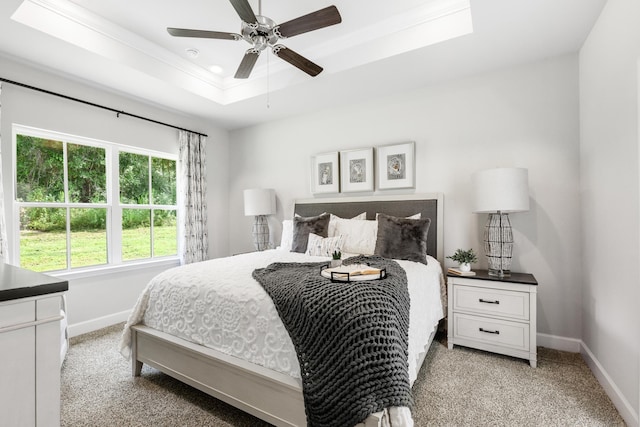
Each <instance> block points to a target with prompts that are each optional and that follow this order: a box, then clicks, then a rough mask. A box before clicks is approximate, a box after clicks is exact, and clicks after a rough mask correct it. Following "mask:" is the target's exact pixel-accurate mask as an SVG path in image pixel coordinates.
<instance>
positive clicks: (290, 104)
mask: <svg viewBox="0 0 640 427" xmlns="http://www.w3.org/2000/svg"><path fill="white" fill-rule="evenodd" d="M469 2H470V3H469ZM1 3H2V4H1V5H0V19H1V20H2V21H1V24H0V53H4V54H6V55H8V56H12V57H17V58H21V59H24V60H27V61H29V62H32V63H34V64H36V65H39V66H42V67H45V68H48V69H51V70H53V71H55V72H59V73H66V74H69V75H70V76H71V77H72V78H78V79H82V80H85V81H87V82H89V83H92V84H96V85H99V86H102V87H106V88H108V89H111V90H114V91H117V92H121V93H125V94H128V95H130V96H133V97H135V98H139V99H142V100H146V101H148V102H152V103H154V104H159V105H161V106H164V107H166V108H169V109H172V110H176V111H180V112H183V113H185V114H189V115H195V116H198V117H202V118H205V119H209V120H212V121H214V122H215V123H216V124H218V125H220V126H223V127H225V128H229V129H233V128H237V127H242V126H247V125H251V124H254V123H258V122H261V121H265V120H272V119H275V118H279V117H285V116H287V115H291V114H297V113H302V112H308V111H313V110H314V109H319V108H329V107H331V106H333V105H336V104H341V103H348V102H363V101H366V99H367V98H370V97H373V96H385V95H387V94H390V93H392V92H394V91H395V90H408V89H411V88H412V87H416V86H424V85H427V84H433V83H437V82H438V81H442V80H443V79H450V78H453V77H456V76H463V75H468V74H470V73H474V72H482V71H484V70H490V69H493V68H496V67H503V66H507V65H510V64H515V63H522V62H526V61H530V60H536V59H540V58H544V57H549V56H556V55H560V54H563V53H569V52H575V51H577V50H578V49H579V47H580V46H581V44H582V42H583V41H584V39H585V37H586V35H587V34H588V31H589V30H590V28H591V26H592V25H593V23H594V21H595V19H596V17H597V15H598V13H599V12H600V10H601V8H602V6H603V5H604V3H605V0H560V1H558V0H555V1H554V0H536V1H533V2H532V1H530V0H427V1H425V0H422V1H420V0H397V1H393V2H390V1H388V0H384V1H383V0H349V1H346V0H339V1H333V2H330V1H316V2H296V1H292V0H271V1H269V0H265V1H264V2H262V4H261V5H260V4H259V2H258V1H257V0H250V4H251V6H252V8H253V10H254V12H255V13H256V14H258V13H259V9H260V7H261V9H262V10H261V12H262V15H265V16H268V17H270V18H271V19H273V20H274V21H276V22H277V23H283V22H285V21H288V20H291V19H293V18H296V17H298V16H301V15H305V14H307V13H310V12H313V11H315V10H318V9H321V8H324V7H326V6H329V5H331V4H335V5H336V7H337V8H338V10H339V11H340V14H341V16H342V23H340V24H338V25H333V26H330V27H327V28H322V29H320V30H316V31H313V32H310V33H306V34H301V35H298V36H295V37H292V38H289V39H285V40H282V41H281V43H282V44H285V45H286V46H287V47H289V48H291V49H293V50H295V51H296V52H298V53H300V54H302V55H303V56H305V57H307V58H309V59H310V60H312V61H313V62H315V63H317V64H319V65H321V66H322V67H323V68H324V71H323V72H322V73H321V74H320V75H319V76H318V77H310V76H308V75H307V74H305V73H303V72H301V71H300V70H298V69H297V68H294V67H292V66H291V65H290V64H288V63H286V62H284V61H282V60H281V59H279V58H278V57H276V56H275V55H272V54H271V53H270V52H264V53H263V54H262V55H260V57H259V59H258V63H257V64H256V67H255V68H254V70H253V72H252V74H251V76H250V77H249V79H246V80H238V79H234V78H233V75H234V73H235V71H236V69H237V67H238V64H239V63H240V61H241V59H242V57H243V55H244V52H245V50H246V49H247V48H248V47H249V45H248V44H247V43H246V42H245V41H244V40H240V41H229V40H214V39H195V38H184V37H172V36H170V35H169V34H168V33H167V31H166V28H167V27H179V28H194V29H202V30H213V31H225V32H231V33H239V32H240V18H239V16H238V15H237V13H236V12H235V10H234V8H233V7H232V5H231V4H230V3H229V2H228V1H223V0H219V1H214V0H183V1H180V2H176V1H169V0H136V1H134V2H132V1H130V0H109V1H95V0H73V1H69V0H3V1H2V2H1ZM196 51H197V52H198V54H197V55H193V54H189V52H196ZM212 67H214V69H216V68H217V70H216V71H215V72H214V71H212ZM2 77H4V76H2Z"/></svg>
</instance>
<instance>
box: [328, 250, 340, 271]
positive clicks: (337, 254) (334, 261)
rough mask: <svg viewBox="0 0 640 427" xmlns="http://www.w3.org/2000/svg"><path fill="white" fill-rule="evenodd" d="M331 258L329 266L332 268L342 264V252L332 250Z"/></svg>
mask: <svg viewBox="0 0 640 427" xmlns="http://www.w3.org/2000/svg"><path fill="white" fill-rule="evenodd" d="M331 258H333V259H332V260H331V263H330V265H329V267H331V268H334V267H340V266H341V265H342V252H340V251H333V254H331Z"/></svg>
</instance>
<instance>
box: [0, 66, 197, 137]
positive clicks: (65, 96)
mask: <svg viewBox="0 0 640 427" xmlns="http://www.w3.org/2000/svg"><path fill="white" fill-rule="evenodd" d="M0 82H5V83H10V84H12V85H16V86H20V87H24V88H27V89H31V90H35V91H38V92H42V93H46V94H48V95H54V96H58V97H60V98H64V99H68V100H71V101H75V102H79V103H81V104H86V105H91V106H92V107H97V108H102V109H103V110H108V111H111V112H113V113H116V117H120V115H123V116H129V117H134V118H136V119H140V120H146V121H147V122H151V123H155V124H158V125H162V126H167V127H170V128H174V129H178V130H184V131H187V132H191V133H195V134H196V135H200V136H204V137H207V136H208V135H206V134H204V133H200V132H195V131H192V130H189V129H185V128H181V127H178V126H174V125H171V124H169V123H164V122H160V121H158V120H153V119H149V118H147V117H142V116H138V115H137V114H131V113H127V112H126V111H121V110H116V109H115V108H111V107H106V106H104V105H100V104H95V103H93V102H89V101H85V100H82V99H78V98H74V97H72V96H67V95H63V94H61V93H56V92H52V91H50V90H46V89H41V88H39V87H35V86H30V85H27V84H24V83H20V82H16V81H13V80H8V79H4V78H2V77H0Z"/></svg>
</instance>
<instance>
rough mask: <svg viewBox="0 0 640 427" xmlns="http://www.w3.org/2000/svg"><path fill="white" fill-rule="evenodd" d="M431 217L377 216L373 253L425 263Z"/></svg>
mask: <svg viewBox="0 0 640 427" xmlns="http://www.w3.org/2000/svg"><path fill="white" fill-rule="evenodd" d="M430 225H431V219H429V218H426V219H407V218H397V217H394V216H389V215H385V214H380V215H379V216H378V239H377V241H376V249H375V252H374V253H375V254H376V255H380V256H382V257H385V258H395V259H405V260H408V261H415V262H421V263H423V264H426V263H427V234H428V233H429V226H430Z"/></svg>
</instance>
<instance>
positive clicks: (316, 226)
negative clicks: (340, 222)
mask: <svg viewBox="0 0 640 427" xmlns="http://www.w3.org/2000/svg"><path fill="white" fill-rule="evenodd" d="M329 218H330V216H329V214H328V213H324V214H322V215H318V216H311V217H304V216H297V217H294V218H293V243H292V244H291V252H300V253H305V252H306V250H307V244H308V242H309V233H313V234H317V235H318V236H321V237H327V232H328V229H329Z"/></svg>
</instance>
